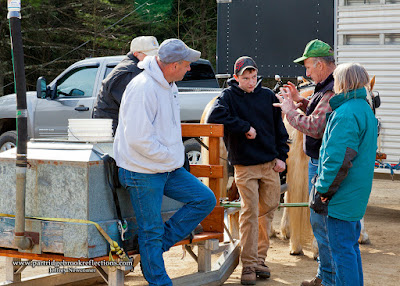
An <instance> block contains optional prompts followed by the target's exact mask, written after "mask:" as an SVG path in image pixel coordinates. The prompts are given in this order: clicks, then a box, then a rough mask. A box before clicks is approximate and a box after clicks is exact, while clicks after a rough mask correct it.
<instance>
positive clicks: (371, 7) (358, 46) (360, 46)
mask: <svg viewBox="0 0 400 286" xmlns="http://www.w3.org/2000/svg"><path fill="white" fill-rule="evenodd" d="M335 2H336V3H335V11H336V15H335V23H336V24H335V54H336V59H337V62H338V63H344V62H358V63H360V64H362V65H363V66H364V67H365V68H366V69H367V71H368V73H369V74H370V76H373V75H375V76H376V85H375V88H374V90H377V91H378V92H379V94H380V97H381V102H382V103H381V107H380V108H378V109H377V113H376V115H377V117H378V118H379V119H380V121H381V124H382V130H381V135H380V138H379V141H378V151H380V152H383V153H385V154H387V159H386V160H383V161H384V162H386V163H389V164H392V165H396V164H398V163H399V160H400V0H335ZM376 171H377V172H389V169H380V168H379V169H376ZM395 173H399V171H397V172H396V171H395Z"/></svg>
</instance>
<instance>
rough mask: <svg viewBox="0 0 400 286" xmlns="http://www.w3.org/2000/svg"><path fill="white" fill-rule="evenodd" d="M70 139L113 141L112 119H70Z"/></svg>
mask: <svg viewBox="0 0 400 286" xmlns="http://www.w3.org/2000/svg"><path fill="white" fill-rule="evenodd" d="M68 140H71V141H85V142H106V141H113V137H112V119H104V118H92V119H68Z"/></svg>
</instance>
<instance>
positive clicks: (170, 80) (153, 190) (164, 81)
mask: <svg viewBox="0 0 400 286" xmlns="http://www.w3.org/2000/svg"><path fill="white" fill-rule="evenodd" d="M199 58H200V52H199V51H196V50H193V49H191V48H189V47H188V46H186V45H185V44H184V43H183V42H182V41H181V40H179V39H168V40H165V41H164V42H163V43H162V44H161V45H160V48H159V50H158V56H156V57H146V58H145V59H144V60H143V61H142V62H140V63H139V64H138V67H139V68H142V69H143V72H142V73H141V74H139V75H138V76H137V77H135V78H134V79H133V80H132V81H131V82H130V83H129V84H128V86H127V87H126V90H125V92H124V95H123V97H122V102H121V109H120V113H119V124H118V127H117V132H116V134H115V140H114V158H115V161H116V163H117V166H118V167H119V170H118V175H119V180H120V182H121V185H122V186H123V187H124V188H125V189H126V190H127V191H128V192H129V194H130V198H131V203H132V206H133V209H134V211H135V216H136V222H137V226H138V230H137V233H138V241H139V251H140V257H141V263H142V268H143V274H144V277H145V278H146V280H147V281H148V282H149V285H172V282H171V279H170V278H169V277H168V275H167V273H166V271H165V266H164V260H163V257H162V255H163V252H165V251H167V250H168V249H169V248H170V247H171V246H173V245H174V244H175V243H177V242H178V241H180V240H182V239H183V238H185V237H187V236H188V235H189V234H190V233H191V231H192V230H194V229H195V228H196V226H197V225H198V224H199V223H200V222H201V221H202V220H203V219H204V218H205V217H206V216H207V215H208V214H209V213H210V212H211V211H212V210H213V208H214V206H215V204H216V199H215V196H214V193H213V192H212V191H211V190H210V189H209V188H208V187H206V186H205V185H204V184H203V183H201V182H200V181H199V180H198V179H197V178H196V177H194V176H193V175H192V174H190V173H189V172H188V171H186V169H184V168H183V167H182V166H183V162H184V147H183V143H182V133H181V120H180V111H179V99H178V88H177V86H176V84H175V81H180V80H182V79H183V77H184V75H185V73H186V72H187V71H189V70H190V63H191V62H194V61H197V60H198V59H199ZM164 195H165V196H167V197H170V198H172V199H174V200H177V201H180V202H182V203H183V204H184V205H183V207H182V208H180V209H179V210H178V211H177V212H176V213H175V214H174V215H173V216H172V217H171V218H170V219H169V220H168V221H166V222H165V223H164V222H163V220H162V217H161V203H162V198H163V196H164Z"/></svg>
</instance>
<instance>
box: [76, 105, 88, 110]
mask: <svg viewBox="0 0 400 286" xmlns="http://www.w3.org/2000/svg"><path fill="white" fill-rule="evenodd" d="M75 110H77V111H88V110H89V107H87V106H84V105H79V106H78V107H75Z"/></svg>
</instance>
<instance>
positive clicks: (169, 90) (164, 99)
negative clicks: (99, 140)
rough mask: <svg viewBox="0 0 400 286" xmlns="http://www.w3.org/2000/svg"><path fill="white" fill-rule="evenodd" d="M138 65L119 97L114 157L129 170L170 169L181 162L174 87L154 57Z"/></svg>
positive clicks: (181, 145)
mask: <svg viewBox="0 0 400 286" xmlns="http://www.w3.org/2000/svg"><path fill="white" fill-rule="evenodd" d="M138 66H139V68H142V69H144V71H143V72H142V73H140V74H139V75H138V76H136V77H135V78H134V79H133V80H132V81H131V82H130V83H129V84H128V86H127V87H126V90H125V92H124V95H123V97H122V102H121V106H120V112H119V124H118V128H117V131H116V134H115V140H114V158H115V160H116V162H117V165H118V166H119V167H122V168H124V169H126V170H129V171H132V172H138V173H148V174H154V173H163V172H170V171H173V170H175V169H177V168H180V167H182V165H183V162H184V146H183V143H182V133H181V125H180V107H179V101H178V88H177V86H176V84H175V83H172V84H169V83H168V82H167V81H166V80H165V78H164V75H163V73H162V72H161V69H160V68H159V66H158V64H157V61H156V58H155V57H152V56H147V57H146V58H145V59H144V60H143V61H142V62H140V63H139V65H138Z"/></svg>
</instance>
